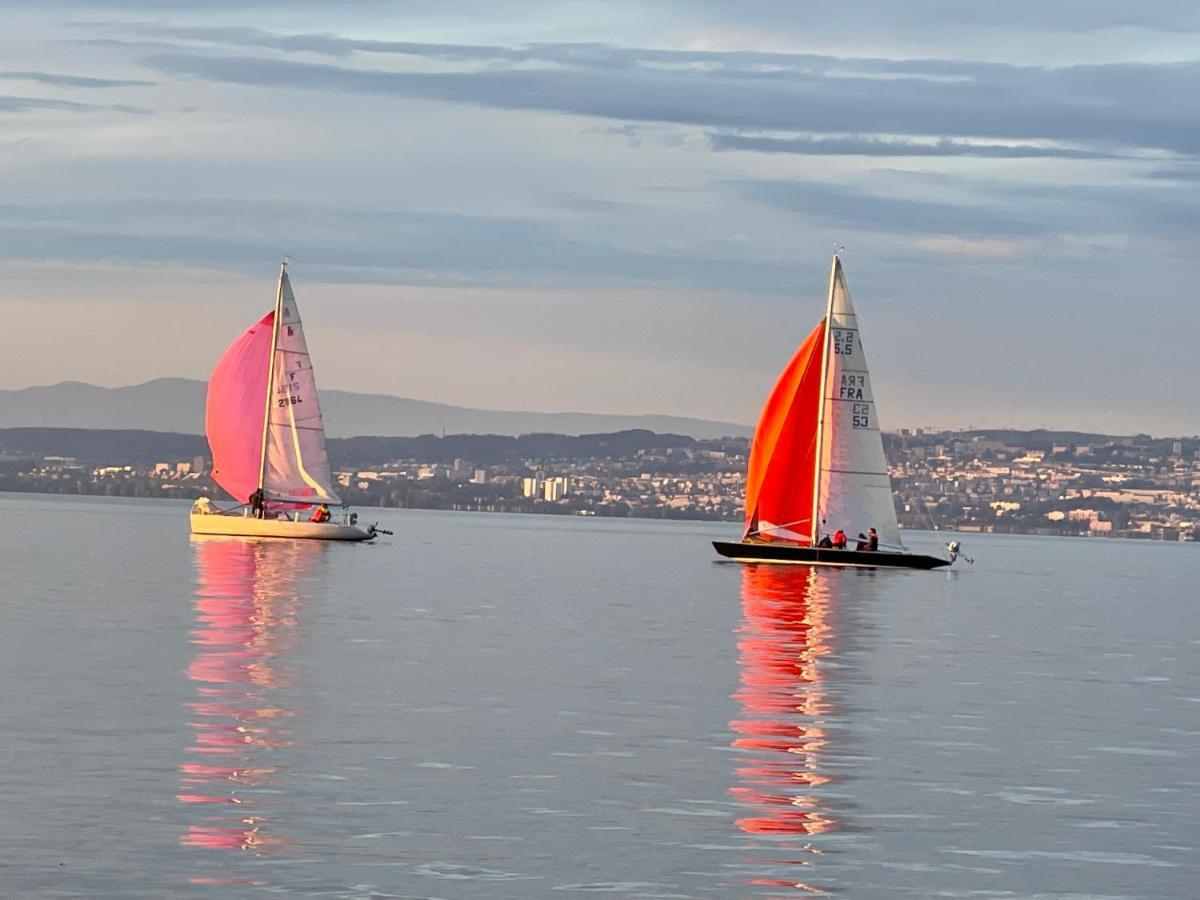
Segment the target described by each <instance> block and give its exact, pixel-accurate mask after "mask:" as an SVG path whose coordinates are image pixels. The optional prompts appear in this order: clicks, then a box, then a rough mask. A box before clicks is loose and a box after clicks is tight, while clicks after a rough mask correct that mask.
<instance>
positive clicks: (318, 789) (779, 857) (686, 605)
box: [0, 495, 1200, 898]
mask: <svg viewBox="0 0 1200 900" xmlns="http://www.w3.org/2000/svg"><path fill="white" fill-rule="evenodd" d="M368 518H369V519H370V518H374V516H369V517H368ZM380 519H381V520H382V521H383V522H384V523H385V524H386V527H389V528H392V529H393V530H394V531H395V532H396V535H395V537H394V538H391V539H389V540H388V541H387V542H386V543H384V542H380V543H378V544H376V545H374V546H326V545H321V544H306V543H288V542H278V543H269V542H268V543H248V542H240V541H236V540H206V541H193V540H191V539H189V537H188V535H187V533H186V532H187V518H186V506H177V505H175V504H170V503H137V502H117V501H103V500H95V499H74V498H67V499H57V498H45V497H30V496H19V495H3V496H0V572H2V573H3V576H2V577H3V587H4V590H3V594H4V606H3V616H4V618H3V629H2V630H0V748H2V750H3V757H2V758H3V766H2V767H0V797H2V798H3V802H2V803H0V894H3V895H4V896H22V895H31V894H44V895H55V896H60V895H68V896H71V895H74V896H86V897H98V896H114V897H115V896H139V895H140V896H163V895H165V894H170V895H179V894H189V893H195V894H200V895H212V894H216V895H227V894H234V895H250V896H253V895H256V894H259V893H262V894H267V893H284V894H298V895H311V894H321V895H323V896H330V897H359V896H363V897H366V896H397V897H443V898H475V897H489V898H491V897H498V898H535V897H563V896H572V895H581V896H588V895H592V894H601V895H604V896H617V897H643V898H648V897H755V896H764V897H791V896H803V895H806V894H810V893H823V892H827V893H830V894H835V895H837V894H840V895H842V896H847V897H854V898H859V897H866V898H873V897H881V898H882V897H1100V898H1118V897H1121V898H1123V897H1178V898H1192V897H1195V896H1196V895H1197V885H1198V884H1200V863H1198V862H1197V852H1198V850H1200V767H1198V766H1197V765H1196V749H1197V738H1198V737H1200V664H1198V662H1200V611H1198V609H1197V603H1196V599H1195V598H1196V593H1197V592H1196V588H1195V577H1194V576H1195V575H1196V574H1197V573H1198V572H1200V547H1197V546H1194V545H1164V544H1148V543H1147V544H1138V543H1127V542H1118V541H1071V540H1057V539H1056V540H1045V539H1042V540H1037V539H1025V538H998V537H996V538H990V537H970V538H968V539H967V549H968V551H969V552H971V553H972V554H973V555H974V556H975V557H976V559H977V564H976V565H975V566H974V567H965V568H962V569H956V570H953V571H951V572H949V573H945V572H941V573H917V572H909V573H904V572H878V573H871V572H855V571H851V570H846V571H837V570H831V571H816V572H813V571H810V570H808V569H805V568H801V567H796V568H772V567H743V566H738V565H735V564H727V563H717V562H714V561H713V554H712V553H711V551H710V549H709V547H708V545H707V544H706V539H708V538H710V537H721V536H726V535H727V533H728V530H726V529H722V528H720V527H716V528H714V527H713V526H705V525H696V524H670V523H651V522H616V521H596V520H581V519H565V518H548V517H539V516H499V515H478V516H477V515H469V514H439V513H421V512H401V511H392V510H389V511H383V512H381V514H380ZM910 542H911V543H913V544H914V545H917V546H920V545H922V543H923V544H924V546H925V548H926V549H932V548H933V547H934V546H935V545H936V541H935V540H934V536H932V535H920V534H914V535H911V536H910Z"/></svg>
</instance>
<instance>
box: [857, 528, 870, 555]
mask: <svg viewBox="0 0 1200 900" xmlns="http://www.w3.org/2000/svg"><path fill="white" fill-rule="evenodd" d="M854 549H855V550H870V549H871V545H870V543H869V542H868V541H867V536H866V535H865V534H863V533H862V532H861V531H860V532H859V533H858V543H857V544H855V545H854Z"/></svg>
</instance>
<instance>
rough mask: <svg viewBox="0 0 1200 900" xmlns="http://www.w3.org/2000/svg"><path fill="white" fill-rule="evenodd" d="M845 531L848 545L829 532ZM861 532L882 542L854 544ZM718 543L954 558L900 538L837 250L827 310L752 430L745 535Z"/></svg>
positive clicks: (845, 562)
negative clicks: (912, 548)
mask: <svg viewBox="0 0 1200 900" xmlns="http://www.w3.org/2000/svg"><path fill="white" fill-rule="evenodd" d="M872 529H874V534H873V535H871V530H872ZM839 530H840V531H842V532H844V533H845V534H846V535H847V536H848V543H847V544H846V547H847V549H838V548H835V547H832V546H829V544H830V541H828V540H826V538H829V537H831V536H833V535H834V534H835V533H836V532H837V531H839ZM857 535H862V536H863V541H862V543H863V544H865V545H869V544H870V543H871V542H872V540H873V541H874V542H875V543H876V546H877V549H874V550H865V549H864V550H857V549H853V548H855V547H856V546H857V545H858V544H859V541H858V539H857V538H856V536H857ZM868 535H871V537H870V538H869V537H867V536H868ZM713 547H714V548H716V551H717V553H719V554H720V555H721V556H725V557H729V558H730V559H734V560H736V561H738V562H754V563H763V562H771V563H807V564H810V565H832V566H869V567H880V566H891V567H900V568H906V569H933V568H937V567H938V566H946V565H949V564H950V562H949V560H945V559H940V558H938V557H934V556H922V555H919V554H914V553H911V552H909V551H908V548H906V547H905V546H904V545H903V544H902V543H901V540H900V526H899V524H898V523H897V521H896V508H895V505H894V502H893V500H892V484H891V479H890V478H889V477H888V471H887V460H886V458H885V457H884V454H883V438H882V436H881V434H880V431H879V420H878V417H877V415H876V407H875V398H874V395H873V394H872V392H871V377H870V374H869V372H868V371H867V359H866V354H865V352H864V350H863V343H862V337H861V334H860V332H859V328H858V318H857V316H856V315H855V313H854V305H853V304H852V303H851V301H850V291H849V289H848V288H847V286H846V275H845V272H844V271H843V270H842V262H841V259H840V258H839V256H838V254H836V253H835V254H834V256H833V263H832V265H831V267H830V272H829V297H828V301H827V303H826V307H825V317H824V318H823V319H822V320H821V321H820V322H818V323H817V326H816V327H815V328H814V329H813V330H812V333H811V334H809V336H808V337H807V338H806V339H805V341H804V343H803V344H801V345H800V349H799V350H797V351H796V354H795V356H793V357H792V359H791V361H790V362H789V363H788V364H787V366H786V367H785V368H784V370H783V372H782V373H781V374H780V376H779V380H778V381H777V382H776V384H775V388H774V389H773V390H772V391H771V395H770V397H768V398H767V403H766V406H764V407H763V411H762V415H761V417H760V418H759V421H758V427H757V428H756V429H755V432H754V442H753V443H752V444H751V447H750V462H749V466H748V469H747V473H746V522H745V529H744V531H743V534H742V540H740V541H714V542H713Z"/></svg>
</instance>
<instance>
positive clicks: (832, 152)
mask: <svg viewBox="0 0 1200 900" xmlns="http://www.w3.org/2000/svg"><path fill="white" fill-rule="evenodd" d="M708 142H709V145H710V146H711V147H712V148H713V149H714V150H717V151H728V150H750V151H754V152H757V153H794V154H798V155H802V156H884V157H886V156H974V157H982V158H986V159H1038V158H1054V159H1114V158H1119V156H1120V155H1119V154H1115V153H1111V152H1106V151H1103V150H1084V149H1080V148H1073V147H1040V146H1035V145H1032V144H971V143H967V142H965V141H952V140H948V139H945V138H943V139H942V140H939V141H936V142H933V143H918V142H916V141H902V140H887V139H882V138H875V137H869V136H864V135H854V136H852V137H812V136H802V137H788V138H779V137H769V136H763V135H748V134H722V133H714V134H709V136H708Z"/></svg>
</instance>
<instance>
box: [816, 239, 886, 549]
mask: <svg viewBox="0 0 1200 900" xmlns="http://www.w3.org/2000/svg"><path fill="white" fill-rule="evenodd" d="M825 340H826V341H827V342H828V343H827V347H826V353H825V358H826V363H825V379H824V384H823V395H822V401H821V408H822V411H823V413H824V415H823V418H822V425H821V429H820V432H821V435H822V438H821V448H820V452H819V454H818V460H819V462H818V468H817V473H816V485H817V489H816V492H815V493H816V504H817V513H818V517H819V520H820V521H821V522H822V523H823V524H822V526H821V531H822V533H825V534H830V533H832V532H834V531H836V530H837V529H839V528H841V529H843V530H844V531H845V532H846V534H847V535H848V536H849V539H850V542H851V543H850V546H851V547H853V546H854V540H855V537H856V536H857V535H858V534H859V533H860V532H861V533H863V534H866V532H867V530H868V529H869V528H874V529H876V531H877V532H878V534H879V543H880V545H881V546H884V545H888V546H889V548H896V547H898V546H900V526H899V524H898V523H897V522H896V507H895V504H894V502H893V500H892V484H891V479H890V478H889V477H888V470H887V459H886V458H885V457H884V454H883V437H882V435H881V433H880V430H879V419H878V416H877V415H876V410H875V397H874V395H873V394H872V392H871V376H870V374H869V373H868V371H867V357H866V354H865V352H864V350H863V342H862V334H861V332H860V331H859V328H858V317H857V316H856V315H855V314H854V306H853V304H852V303H851V302H850V291H849V289H848V288H847V287H846V277H845V275H844V274H843V272H842V266H841V261H840V260H839V259H838V258H837V257H834V261H833V273H832V277H831V284H830V299H829V317H828V328H827V329H826V336H825Z"/></svg>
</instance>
